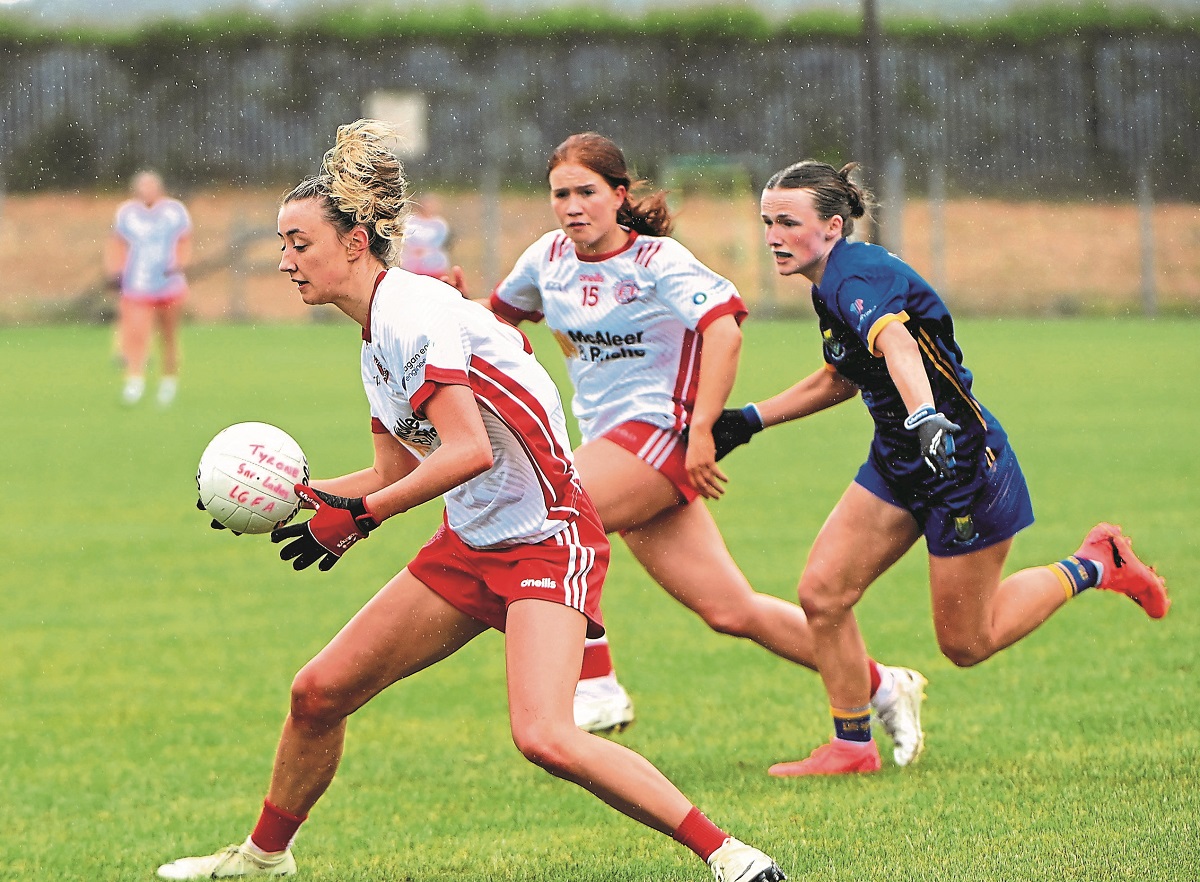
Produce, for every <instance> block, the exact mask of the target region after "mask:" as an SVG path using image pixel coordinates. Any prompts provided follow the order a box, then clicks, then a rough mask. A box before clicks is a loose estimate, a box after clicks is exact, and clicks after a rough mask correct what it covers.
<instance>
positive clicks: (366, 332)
mask: <svg viewBox="0 0 1200 882" xmlns="http://www.w3.org/2000/svg"><path fill="white" fill-rule="evenodd" d="M387 274H388V271H387V270H382V271H381V272H380V273H379V275H377V276H376V277H375V287H374V288H372V289H371V299H370V300H368V301H367V323H366V324H365V325H363V330H362V338H363V342H364V343H370V342H371V307H373V306H374V305H375V293H376V292H377V291H378V290H379V283H380V282H382V281H383V277H384V276H386V275H387Z"/></svg>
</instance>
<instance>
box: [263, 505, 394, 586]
mask: <svg viewBox="0 0 1200 882" xmlns="http://www.w3.org/2000/svg"><path fill="white" fill-rule="evenodd" d="M296 495H297V496H299V497H300V500H301V502H302V503H303V504H305V506H306V507H311V508H313V509H315V510H316V511H315V512H314V514H313V516H312V517H311V518H309V519H308V520H307V521H305V522H304V523H302V524H292V525H291V526H290V527H277V528H276V529H274V530H272V531H271V541H272V542H276V543H278V542H283V541H284V540H286V539H291V540H292V541H291V542H289V543H288V544H287V545H285V546H283V548H281V549H279V558H280V560H290V561H292V569H296V570H303V569H307V568H308V567H311V566H312V565H313V564H314V563H317V561H318V560H319V561H320V563H319V564H317V568H318V569H320V570H322V571H326V570H329V569H330V568H331V567H332V566H333V565H334V564H335V563H337V562H338V561H339V560H341V559H342V555H343V554H345V553H346V552H347V551H348V550H349V549H350V547H351V546H352V545H353V544H354V543H355V542H357V541H358V540H359V539H366V538H367V534H368V533H370V532H371V531H372V530H374V529H375V528H376V527H378V526H379V521H377V520H376V519H375V516H374V515H372V514H371V513H370V512H369V511H368V510H367V503H366V501H365V500H364V498H363V497H362V496H355V497H354V498H349V497H346V496H334V495H333V494H332V493H324V492H322V491H320V490H315V489H313V488H312V487H309V486H308V485H307V484H297V485H296ZM293 558H294V560H293Z"/></svg>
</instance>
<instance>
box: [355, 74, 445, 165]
mask: <svg viewBox="0 0 1200 882" xmlns="http://www.w3.org/2000/svg"><path fill="white" fill-rule="evenodd" d="M363 116H365V117H367V118H368V119H379V120H383V121H384V122H388V123H391V124H392V125H394V126H395V127H396V131H398V132H399V133H400V142H399V144H398V145H397V148H396V154H397V155H398V156H400V157H401V158H402V159H407V158H411V157H415V156H424V155H425V151H426V150H428V149H429V138H428V126H427V123H426V120H427V119H428V116H429V103H428V102H427V101H426V100H425V93H424V92H400V91H392V90H379V91H375V92H369V93H367V97H366V98H364V99H363Z"/></svg>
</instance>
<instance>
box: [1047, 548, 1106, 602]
mask: <svg viewBox="0 0 1200 882" xmlns="http://www.w3.org/2000/svg"><path fill="white" fill-rule="evenodd" d="M1050 569H1051V570H1052V571H1053V572H1054V575H1056V576H1058V580H1059V581H1060V582H1062V586H1063V590H1064V591H1066V592H1067V597H1068V598H1071V597H1074V596H1075V595H1076V594H1078V593H1079V592H1081V591H1086V590H1087V589H1088V588H1095V587H1096V585H1097V584H1098V583H1099V581H1100V568H1099V567H1098V566H1096V564H1095V562H1093V561H1090V560H1088V559H1087V558H1086V557H1076V556H1075V555H1073V554H1072V555H1071V556H1070V557H1068V558H1066V559H1065V560H1060V561H1059V562H1058V563H1053V564H1050Z"/></svg>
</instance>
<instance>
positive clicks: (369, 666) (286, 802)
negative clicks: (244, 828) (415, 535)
mask: <svg viewBox="0 0 1200 882" xmlns="http://www.w3.org/2000/svg"><path fill="white" fill-rule="evenodd" d="M483 630H485V626H484V625H483V624H481V623H480V622H478V621H476V620H475V619H472V618H469V617H468V616H466V615H464V614H463V613H461V612H459V611H458V610H457V609H455V608H454V607H453V606H451V605H450V604H449V603H447V602H446V601H445V600H443V599H442V598H441V597H440V596H438V595H437V594H435V593H434V592H432V591H431V590H429V588H428V587H426V586H425V585H424V584H422V583H421V582H420V581H418V580H417V579H416V578H415V577H413V576H412V575H410V574H409V572H408V570H403V571H402V572H401V573H400V574H399V575H397V576H396V577H395V578H393V579H392V580H391V581H390V582H388V584H387V585H385V586H384V587H383V589H381V590H380V591H379V593H378V594H376V595H375V597H374V598H372V599H371V600H370V601H369V602H368V603H367V605H366V606H364V607H363V608H362V610H360V611H359V612H358V614H356V615H355V616H354V618H353V619H351V620H350V622H349V623H347V624H346V626H345V627H344V628H342V630H341V631H340V632H338V634H337V636H335V637H334V638H333V640H331V641H330V642H329V644H328V645H327V646H326V647H325V648H324V649H322V650H321V652H320V653H318V654H317V656H316V658H314V659H313V660H312V661H310V662H309V663H308V664H307V665H305V666H304V668H303V669H302V670H301V671H300V673H299V674H297V675H296V679H295V681H294V682H293V684H292V702H291V710H290V712H289V714H288V717H287V720H286V721H285V722H284V726H283V734H282V735H281V737H280V740H279V747H278V749H277V750H276V754H275V766H274V769H273V770H272V773H271V784H270V789H269V790H268V793H267V800H266V804H265V805H264V808H263V813H262V815H261V816H260V819H259V823H258V826H257V827H256V828H255V831H254V833H253V834H251V836H250V837H248V838H247V840H246V842H244V843H243V844H241V845H238V846H230V847H229V848H227V849H223V850H222V851H220V852H217V853H216V854H213V855H207V856H204V857H197V858H182V859H180V860H177V861H175V862H173V863H170V864H166V865H164V866H162V867H160V868H159V871H158V874H159V876H161V877H163V878H165V879H207V878H211V877H217V876H243V875H287V874H288V873H290V872H294V870H295V861H294V860H293V859H292V856H291V852H290V849H289V847H288V843H289V841H290V839H291V836H292V835H294V833H295V829H296V828H297V827H299V825H300V823H301V822H302V821H303V820H304V818H305V817H306V816H307V814H308V812H309V810H310V809H311V808H312V807H313V806H314V805H315V804H316V803H317V800H319V799H320V797H321V795H322V794H323V793H324V792H325V791H326V789H328V787H329V784H330V782H331V781H332V780H333V777H334V774H335V773H336V772H337V768H338V764H339V763H340V761H341V757H342V748H343V745H344V743H345V734H346V718H347V717H348V716H350V714H352V713H354V711H356V710H357V709H358V708H360V707H362V706H363V705H364V704H366V703H367V702H368V701H369V700H370V699H371V698H373V697H374V696H375V695H377V694H378V693H379V692H381V691H382V690H383V689H385V688H387V687H388V686H389V685H391V684H392V683H395V682H396V681H397V680H400V679H403V678H404V677H408V676H410V675H412V674H415V673H417V672H418V671H420V670H423V669H424V668H426V667H428V666H429V665H431V664H434V663H435V662H438V661H440V660H441V659H443V658H446V657H447V656H449V655H450V654H452V653H453V652H455V651H456V650H458V649H460V648H461V647H462V646H464V645H466V643H468V642H469V641H470V640H471V639H472V638H473V637H475V636H476V635H478V634H479V633H481V632H482V631H483Z"/></svg>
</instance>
